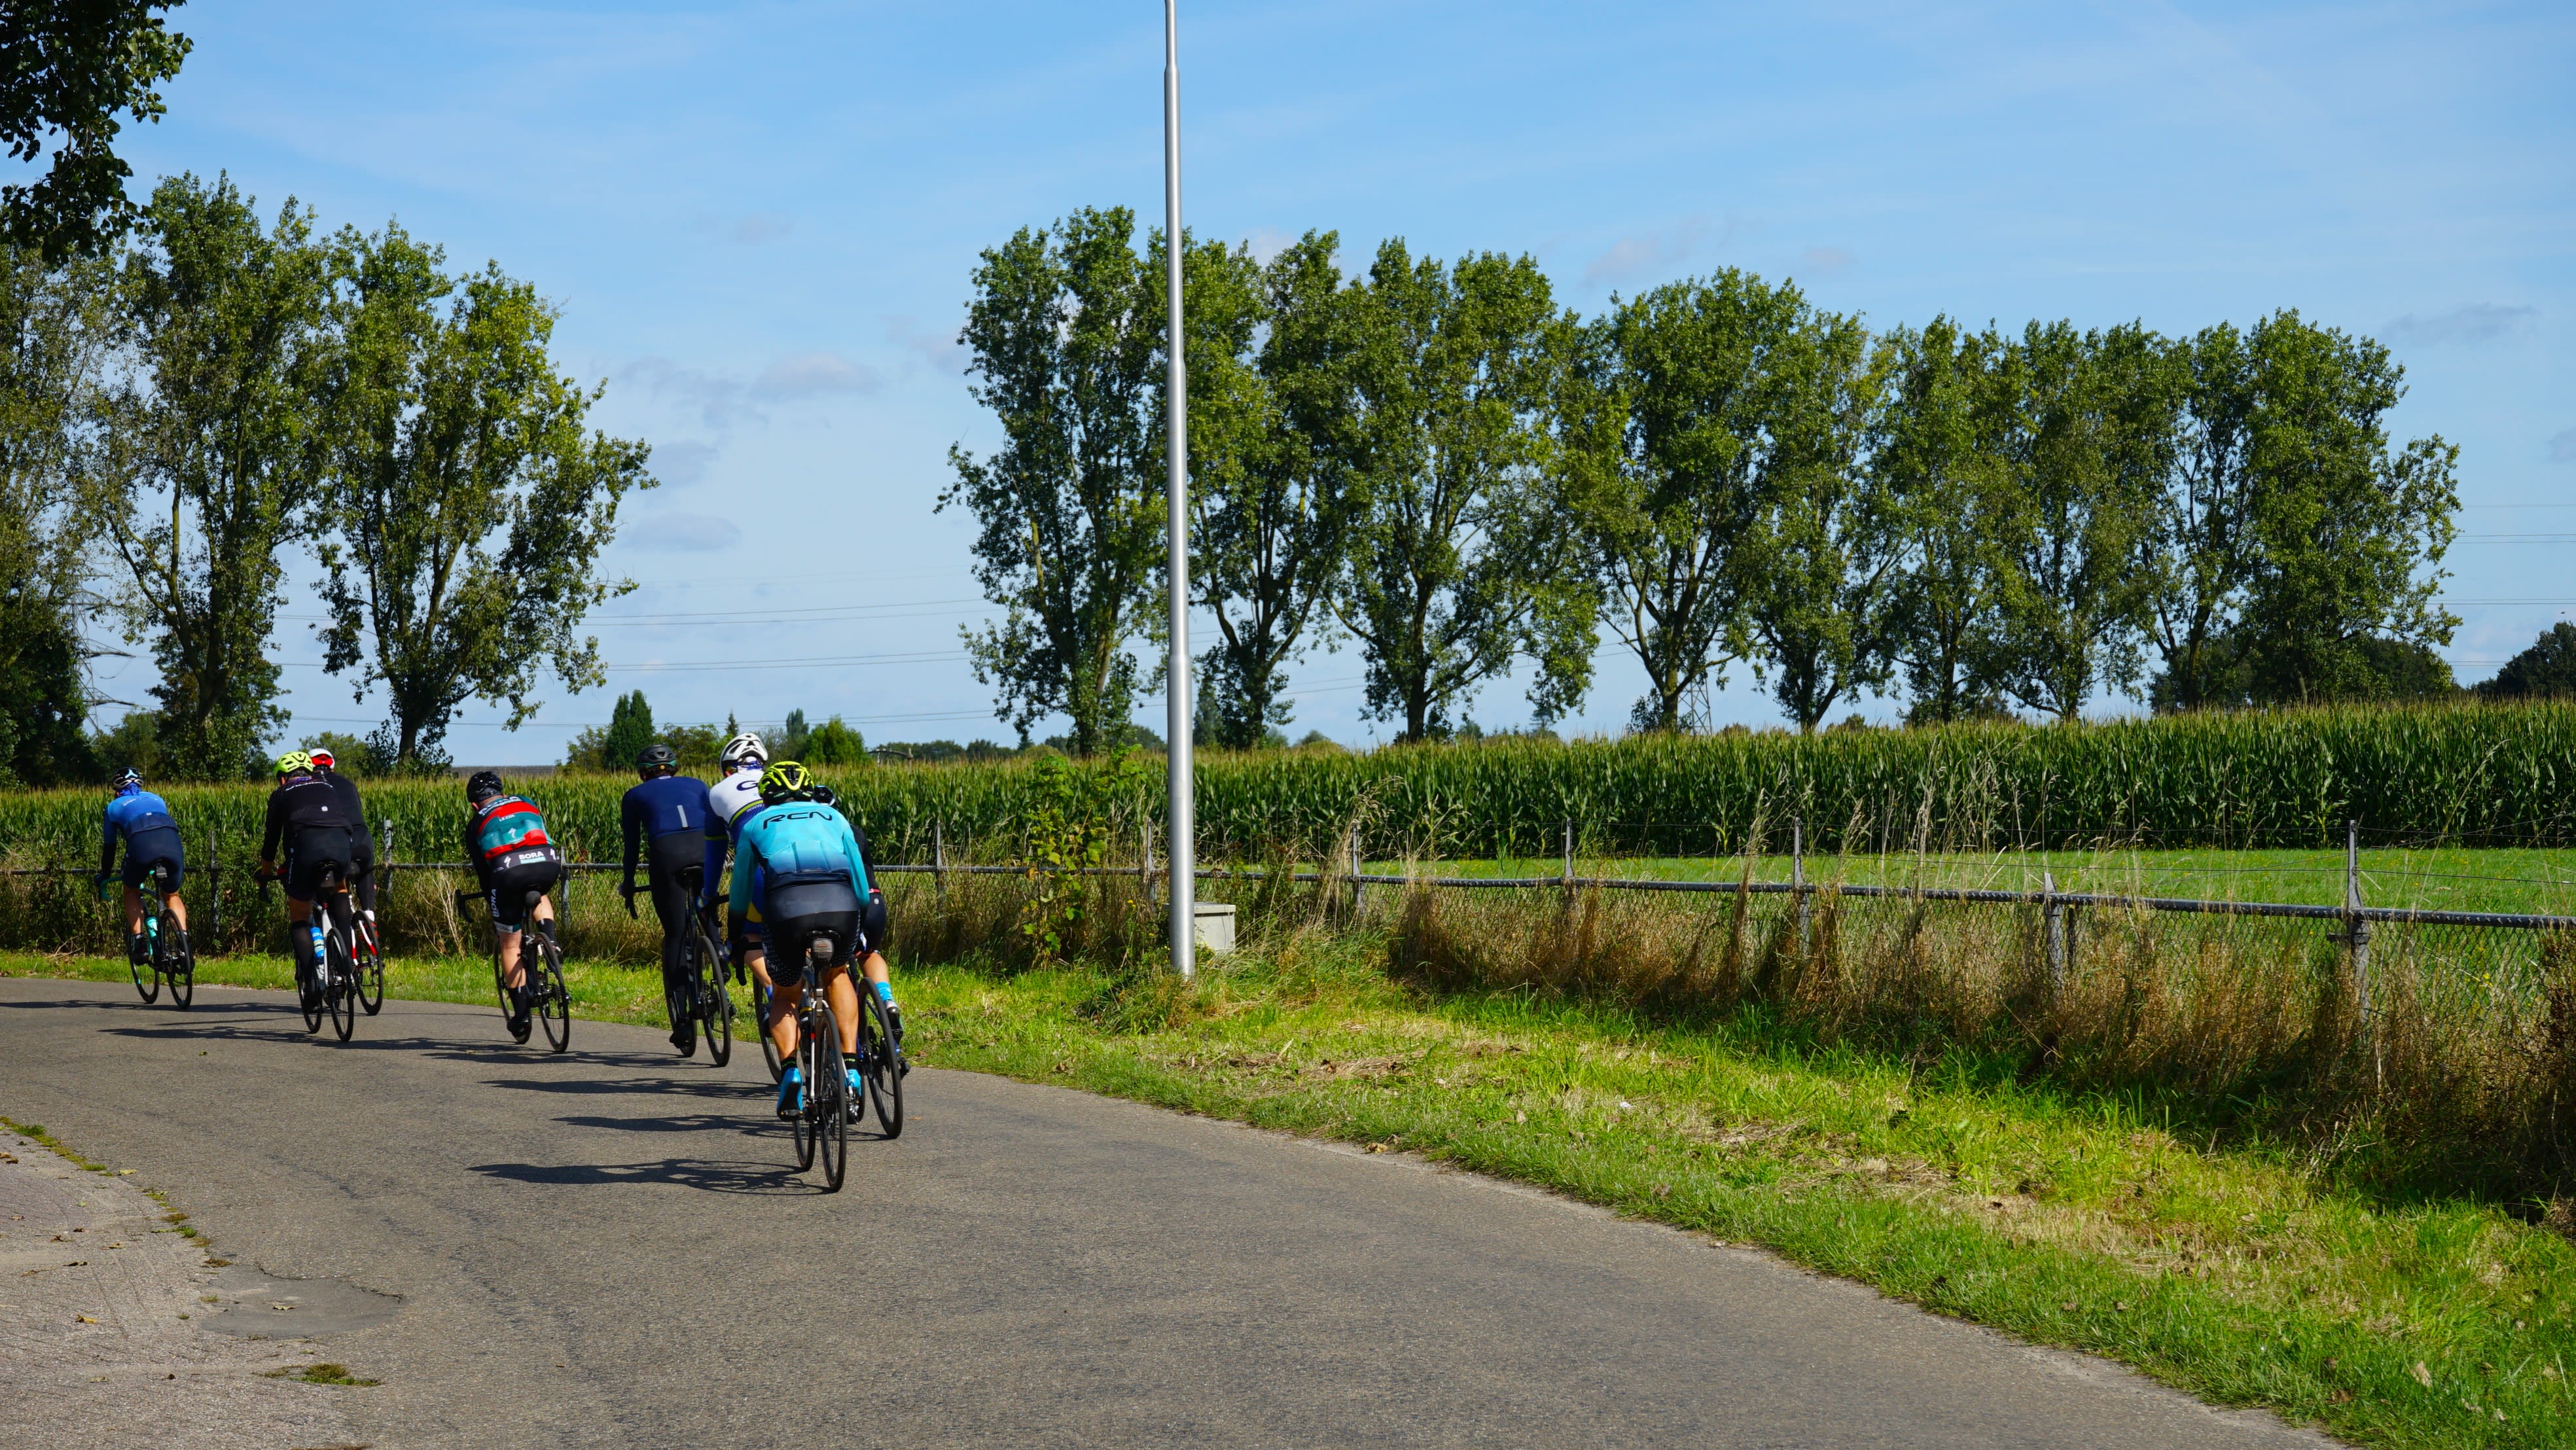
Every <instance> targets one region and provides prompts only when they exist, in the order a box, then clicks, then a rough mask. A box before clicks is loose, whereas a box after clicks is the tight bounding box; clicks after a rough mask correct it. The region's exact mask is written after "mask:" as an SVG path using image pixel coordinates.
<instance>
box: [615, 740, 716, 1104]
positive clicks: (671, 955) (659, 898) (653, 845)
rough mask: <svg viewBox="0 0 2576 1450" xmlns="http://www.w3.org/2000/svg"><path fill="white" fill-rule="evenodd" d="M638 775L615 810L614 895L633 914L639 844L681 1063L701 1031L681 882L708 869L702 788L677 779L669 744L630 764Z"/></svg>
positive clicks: (686, 895) (687, 893)
mask: <svg viewBox="0 0 2576 1450" xmlns="http://www.w3.org/2000/svg"><path fill="white" fill-rule="evenodd" d="M635 773H636V774H637V775H639V776H641V777H643V783H642V784H640V785H637V786H634V787H632V788H630V789H629V790H628V791H627V792H626V800H625V803H624V804H623V805H622V806H621V807H620V809H619V812H618V814H619V816H620V817H621V819H622V821H623V824H624V827H625V833H626V879H625V882H624V883H623V884H622V885H620V886H619V887H618V894H620V895H622V896H624V897H625V898H626V909H627V910H628V911H630V912H631V911H633V910H634V909H635V854H636V849H637V847H639V846H641V847H642V848H643V849H644V851H645V879H646V881H647V883H648V886H649V889H650V890H651V891H652V893H653V914H654V915H655V916H657V917H660V918H661V921H662V1001H663V1005H664V1006H665V1007H667V1008H668V1009H669V1011H670V1014H671V1045H672V1046H673V1047H675V1048H678V1049H679V1051H680V1055H681V1056H683V1057H686V1056H688V1055H689V1054H690V1053H692V1052H695V1051H696V1050H697V1045H698V1025H697V1019H696V1018H695V1017H693V1016H691V1015H690V1013H689V982H688V980H687V973H686V972H685V971H684V970H683V967H682V948H683V947H684V946H685V945H686V944H687V942H688V940H689V932H690V921H689V914H690V912H691V911H692V910H693V909H694V908H695V907H696V904H697V897H696V893H695V892H693V891H692V890H691V889H690V887H689V884H688V883H687V882H686V881H684V880H682V879H681V877H682V873H683V871H684V870H685V869H686V868H688V867H691V866H703V865H704V864H705V850H704V847H705V844H706V831H707V822H708V815H707V783H706V782H705V781H702V780H696V779H693V778H691V777H689V776H685V775H682V774H680V761H679V757H678V756H676V755H674V754H673V753H672V751H671V747H670V746H668V745H654V746H650V747H648V748H646V750H645V751H644V753H643V754H642V755H639V756H637V757H636V759H635Z"/></svg>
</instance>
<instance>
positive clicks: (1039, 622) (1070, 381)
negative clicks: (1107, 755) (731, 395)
mask: <svg viewBox="0 0 2576 1450" xmlns="http://www.w3.org/2000/svg"><path fill="white" fill-rule="evenodd" d="M1135 229H1136V223H1135V217H1134V215H1133V214H1132V213H1130V212H1129V211H1127V210H1126V209H1125V208H1123V207H1113V208H1110V209H1108V210H1105V211H1101V210H1090V209H1086V210H1083V211H1078V212H1075V213H1074V214H1073V215H1071V216H1069V217H1066V218H1064V219H1063V220H1062V221H1060V222H1058V223H1057V224H1056V225H1055V226H1054V227H1052V228H1043V227H1028V228H1022V229H1021V230H1020V231H1019V232H1018V233H1016V234H1015V235H1013V236H1012V238H1011V239H1010V240H1009V241H1007V242H1005V243H1003V244H1002V245H1001V246H998V247H994V248H992V249H990V250H988V251H986V252H984V253H983V257H982V261H981V262H980V263H979V264H978V265H977V267H976V269H975V274H974V289H975V296H974V300H973V301H972V302H971V303H970V304H969V305H968V308H967V317H966V327H965V330H964V332H963V333H962V334H960V340H961V341H963V342H964V343H965V345H966V347H967V350H968V352H969V354H970V357H971V361H970V363H969V364H968V369H967V371H968V375H969V376H970V377H971V378H972V379H973V382H971V383H970V384H969V391H970V392H971V393H972V394H973V396H974V398H975V400H976V401H977V402H979V403H982V404H983V405H984V406H985V407H987V408H990V409H992V411H993V414H994V417H995V419H996V420H997V421H998V422H999V423H1000V424H1001V428H1002V440H1003V441H1002V446H1001V447H1000V448H998V449H996V450H995V451H994V452H992V453H990V454H988V455H986V456H983V457H980V458H979V457H977V456H976V455H975V454H972V453H970V452H968V451H967V450H966V449H965V448H964V447H962V446H960V447H952V448H950V449H949V451H948V459H949V464H950V466H951V467H952V468H954V469H955V470H956V478H955V480H954V481H953V482H951V483H950V484H949V486H948V487H947V489H946V490H945V491H944V492H942V493H941V494H940V498H939V507H940V508H941V509H943V510H944V509H947V508H949V507H951V506H953V505H963V506H964V507H965V508H966V509H967V510H968V511H969V512H971V513H973V514H974V516H975V518H976V521H977V522H978V523H979V524H980V525H981V526H982V527H981V530H980V532H979V533H978V534H977V536H976V540H975V544H974V553H975V560H976V563H975V574H976V578H977V579H978V580H979V581H981V582H982V584H983V586H984V592H985V595H986V597H987V598H989V599H991V600H992V601H993V602H994V603H996V604H998V605H1000V606H1002V608H1003V611H1004V613H1003V618H1002V620H1001V622H1000V623H998V624H994V625H987V626H986V627H984V628H983V629H981V630H977V629H971V628H969V629H963V630H961V631H960V632H961V634H963V636H964V638H965V643H966V650H967V654H968V656H969V657H970V658H971V659H972V660H973V662H974V670H975V678H976V679H977V680H979V681H981V682H983V683H985V684H989V685H994V686H996V687H998V689H999V691H1000V700H999V702H998V703H997V704H996V706H995V709H994V713H995V715H996V717H997V718H1000V719H1003V720H1006V721H1008V722H1010V724H1011V725H1012V726H1013V727H1014V728H1015V729H1017V730H1018V731H1019V732H1020V738H1021V740H1022V741H1023V742H1025V741H1026V740H1027V739H1028V733H1029V727H1030V726H1031V725H1033V724H1035V723H1036V722H1037V721H1038V720H1040V719H1043V718H1044V717H1046V716H1047V715H1050V714H1053V713H1055V712H1057V711H1062V712H1063V713H1065V714H1067V715H1070V716H1072V717H1073V730H1072V745H1073V749H1074V751H1075V753H1076V754H1090V753H1092V752H1094V751H1097V750H1099V749H1101V748H1102V747H1104V746H1106V745H1111V744H1115V743H1117V740H1118V739H1119V738H1120V737H1121V736H1123V734H1124V727H1125V725H1126V722H1127V716H1128V713H1129V710H1130V708H1131V705H1132V703H1133V700H1134V696H1135V692H1136V685H1137V667H1136V660H1135V657H1134V656H1133V655H1131V654H1130V653H1128V642H1129V641H1130V640H1131V639H1133V638H1134V637H1135V636H1136V635H1137V634H1138V633H1139V632H1140V631H1141V630H1143V629H1145V628H1146V627H1147V625H1146V620H1145V618H1144V616H1145V615H1146V614H1147V613H1148V612H1149V611H1150V609H1151V606H1152V603H1153V601H1154V599H1155V598H1156V594H1155V589H1156V586H1157V583H1158V580H1157V576H1158V574H1159V573H1160V566H1161V564H1162V560H1163V547H1164V532H1163V530H1164V514H1163V507H1164V500H1163V474H1162V471H1161V468H1160V459H1161V456H1162V455H1161V448H1160V443H1159V438H1160V432H1159V430H1160V422H1159V420H1158V419H1157V418H1156V417H1155V416H1154V413H1155V412H1156V410H1157V409H1158V408H1159V407H1160V404H1161V399H1162V393H1161V391H1160V380H1159V378H1158V377H1157V373H1158V372H1159V364H1160V362H1161V359H1162V356H1163V353H1162V339H1163V333H1164V331H1165V320H1164V317H1163V310H1164V309H1163V294H1162V289H1161V287H1159V286H1158V285H1156V283H1157V282H1158V280H1159V279H1158V278H1157V277H1155V276H1154V275H1152V274H1151V273H1150V271H1149V269H1148V268H1147V266H1146V264H1145V261H1144V259H1143V258H1141V257H1139V256H1138V255H1137V252H1136V248H1135V243H1134V238H1135Z"/></svg>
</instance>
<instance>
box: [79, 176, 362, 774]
mask: <svg viewBox="0 0 2576 1450" xmlns="http://www.w3.org/2000/svg"><path fill="white" fill-rule="evenodd" d="M337 267H338V262H337V259H336V258H335V256H334V253H333V250H332V249H331V248H330V247H328V246H327V245H324V244H322V243H318V242H316V241H315V240H314V237H313V221H312V216H311V213H310V212H308V211H305V210H303V209H300V208H299V207H298V206H297V205H296V204H295V202H294V201H293V200H292V199H291V198H290V199H289V200H288V202H287V203H286V205H285V206H283V207H281V208H280V209H279V210H278V214H277V220H276V222H275V223H274V224H273V225H270V226H262V225H261V223H260V220H259V218H258V216H257V215H256V214H255V213H254V212H253V210H252V201H251V199H250V198H249V197H246V196H244V195H242V194H241V192H240V191H239V190H238V189H237V188H236V187H234V185H233V184H232V181H231V180H230V178H227V177H219V178H217V179H216V180H215V181H214V182H213V183H212V184H208V183H205V182H201V181H199V180H197V179H196V178H195V177H193V176H177V177H172V178H169V179H168V180H165V181H163V182H162V183H161V185H160V186H159V187H158V188H156V189H155V190H154V192H153V194H152V202H151V205H150V206H148V207H147V208H145V211H144V223H143V245H142V247H141V248H140V249H139V250H138V251H137V252H136V253H135V255H134V256H133V257H132V258H131V259H130V260H129V261H128V263H127V264H126V268H125V287H126V306H127V308H128V314H127V326H128V328H129V331H130V336H131V339H132V340H131V344H130V352H129V354H128V362H129V363H130V367H131V371H130V372H129V373H128V374H127V376H125V377H124V378H123V379H122V380H121V382H120V384H119V386H118V387H117V389H116V390H115V394H114V396H113V397H112V398H111V400H110V402H109V405H108V406H109V412H110V416H109V419H108V425H107V428H106V429H105V434H106V442H105V444H104V446H103V448H102V451H101V454H100V463H101V466H102V468H103V470H104V471H105V474H106V476H107V477H108V479H109V480H110V482H111V485H112V487H113V488H114V490H115V493H116V499H115V503H114V506H113V507H111V508H110V509H109V510H108V511H107V534H108V541H109V547H110V548H111V549H112V551H113V553H114V556H115V558H116V560H117V562H118V564H119V566H121V572H122V574H123V577H124V582H125V584H126V585H127V591H126V594H125V598H124V601H123V603H124V613H125V619H126V625H127V634H128V638H130V639H133V640H135V641H138V642H141V641H146V640H148V641H149V642H150V644H151V647H152V652H153V656H154V658H155V659H156V660H158V661H159V663H160V666H161V682H160V683H159V684H158V685H157V686H155V687H154V690H153V695H154V698H155V699H157V700H158V701H159V713H160V719H159V721H158V725H157V732H156V733H157V738H158V739H159V741H160V750H161V757H162V768H163V769H164V770H166V771H169V772H170V773H172V774H174V775H180V776H193V777H203V778H221V777H229V776H237V775H240V774H241V773H242V772H243V771H244V770H245V768H247V767H248V766H249V765H251V764H252V763H253V762H254V760H255V757H256V752H257V751H258V749H259V747H260V745H261V743H262V742H263V741H264V740H266V739H267V738H269V737H270V736H272V735H274V734H275V733H277V731H278V730H279V729H280V728H282V727H283V725H284V724H285V720H286V715H285V712H284V711H282V710H280V709H279V708H278V707H277V705H276V703H275V701H276V696H277V685H278V667H277V665H276V664H275V663H274V662H273V661H271V660H270V659H269V658H268V657H267V654H266V650H267V645H268V639H269V634H270V631H271V629H272V628H273V625H274V622H275V619H276V613H277V598H278V585H279V581H280V578H281V571H280V568H279V565H278V559H277V555H278V548H279V545H280V544H282V543H284V542H285V541H286V539H287V538H288V537H289V535H290V534H291V532H292V531H293V530H294V529H295V528H296V526H297V524H298V523H299V521H300V519H299V510H301V509H302V508H303V507H304V506H305V505H306V504H307V503H308V502H309V501H310V499H311V496H312V485H313V481H314V479H315V477H316V476H317V473H318V469H319V464H320V461H321V450H320V447H319V441H320V440H319V438H318V436H317V419H316V410H315V408H314V406H313V404H314V399H315V396H316V393H317V384H318V379H319V373H320V370H321V368H322V366H323V363H324V361H325V358H326V356H327V354H328V352H329V350H330V346H331V337H330V331H329V311H330V303H331V289H332V281H333V278H334V276H335V275H336V270H337Z"/></svg>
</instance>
